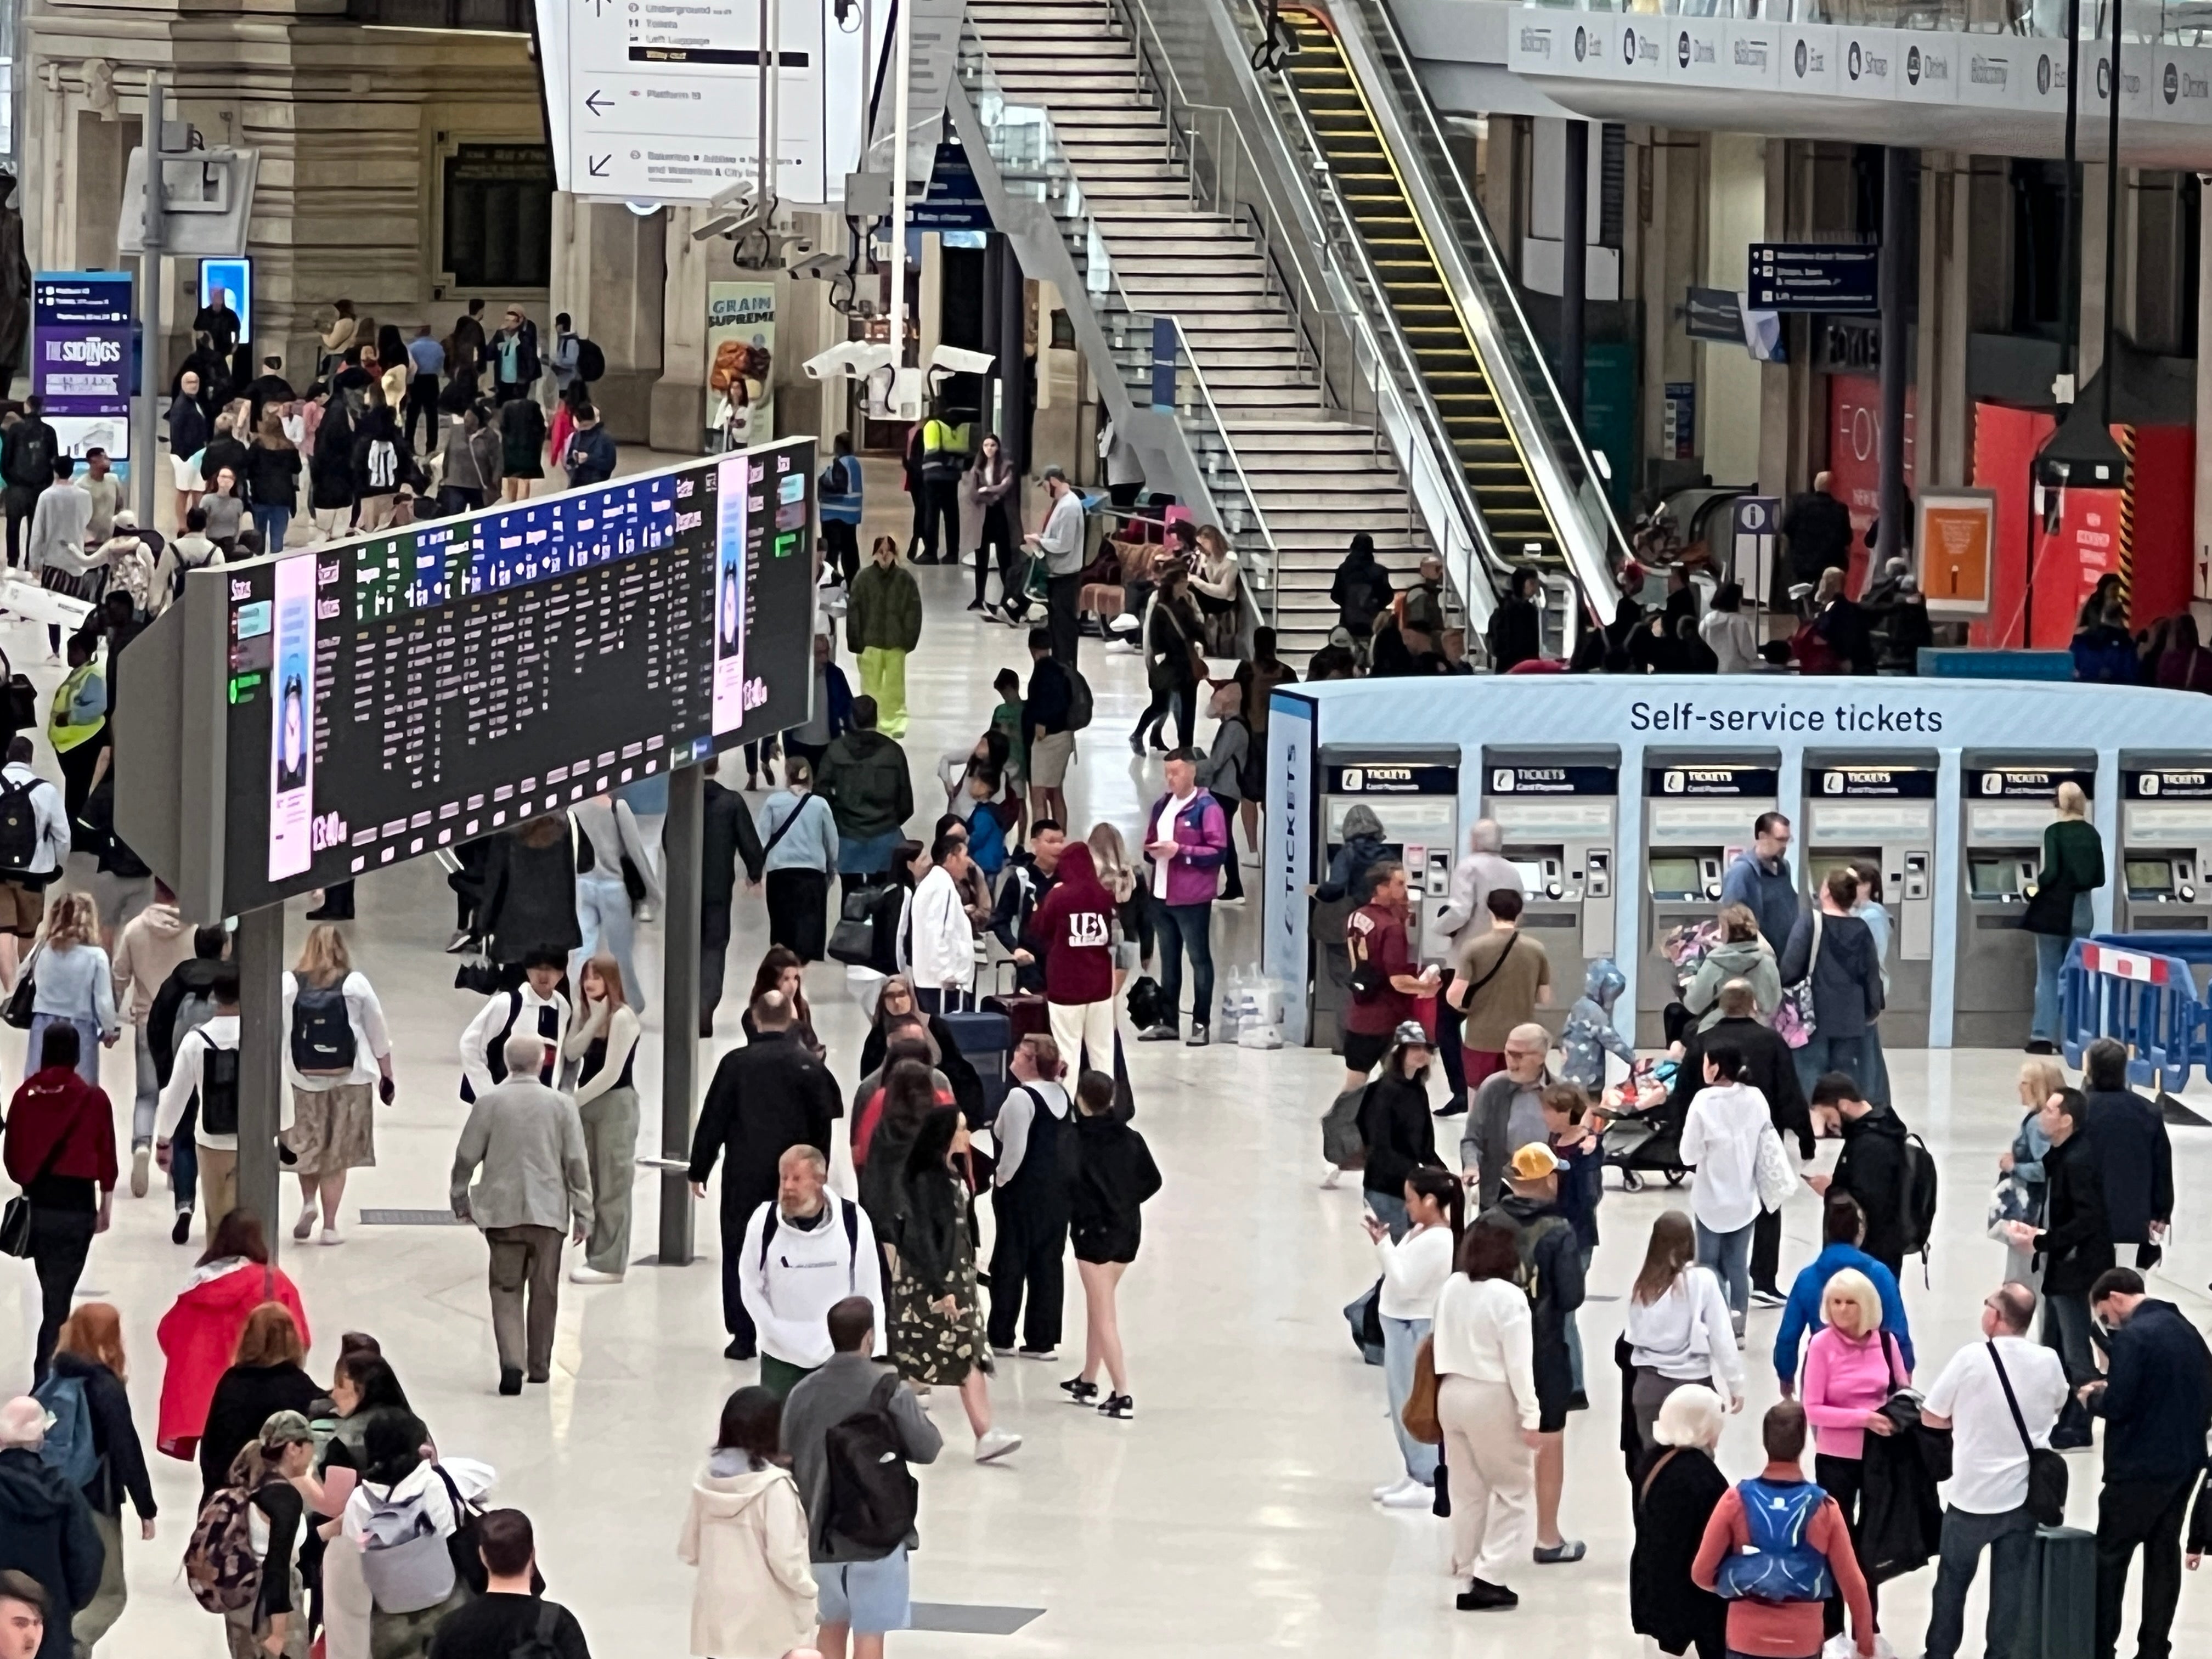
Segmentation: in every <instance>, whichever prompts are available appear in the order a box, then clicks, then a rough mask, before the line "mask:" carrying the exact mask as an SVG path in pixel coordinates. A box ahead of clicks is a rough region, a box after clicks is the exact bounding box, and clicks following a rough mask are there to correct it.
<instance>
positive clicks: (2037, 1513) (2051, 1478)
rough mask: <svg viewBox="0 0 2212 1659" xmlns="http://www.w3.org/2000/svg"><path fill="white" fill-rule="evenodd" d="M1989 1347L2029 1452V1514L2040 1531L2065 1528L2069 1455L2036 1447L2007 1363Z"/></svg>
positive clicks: (2045, 1447)
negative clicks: (2013, 1389)
mask: <svg viewBox="0 0 2212 1659" xmlns="http://www.w3.org/2000/svg"><path fill="white" fill-rule="evenodd" d="M1987 1346H1988V1347H1989V1351H1990V1364H1992V1365H1994V1366H1996V1368H1997V1384H1998V1386H1999V1387H2001V1388H2002V1389H2004V1397H2005V1404H2006V1405H2007V1406H2008V1407H2010V1408H2011V1410H2012V1425H2013V1427H2015V1428H2016V1429H2018V1430H2019V1431H2020V1443H2021V1445H2023V1446H2025V1447H2026V1448H2027V1512H2028V1514H2029V1515H2031V1516H2033V1517H2034V1519H2035V1523H2036V1525H2038V1526H2039V1527H2057V1526H2063V1525H2064V1524H2065V1521H2066V1480H2067V1475H2066V1455H2065V1454H2064V1453H2063V1452H2055V1451H2053V1450H2051V1448H2050V1447H2048V1446H2039V1445H2037V1444H2036V1443H2035V1441H2034V1438H2033V1437H2032V1436H2031V1435H2030V1434H2029V1433H2028V1431H2027V1419H2026V1418H2025V1417H2023V1416H2021V1412H2020V1401H2019V1399H2018V1397H2017V1396H2015V1395H2014V1393H2013V1391H2012V1378H2010V1377H2009V1376H2006V1375H2005V1368H2004V1360H2003V1358H2002V1357H2001V1356H2000V1355H1999V1354H1998V1352H1997V1345H1996V1343H1994V1342H1991V1343H1990V1344H1988V1345H1987Z"/></svg>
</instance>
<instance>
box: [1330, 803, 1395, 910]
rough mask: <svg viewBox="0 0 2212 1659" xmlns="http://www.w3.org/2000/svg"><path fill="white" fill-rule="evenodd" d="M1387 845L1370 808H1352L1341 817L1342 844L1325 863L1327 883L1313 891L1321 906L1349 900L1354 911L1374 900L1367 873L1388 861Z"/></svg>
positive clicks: (1380, 827) (1381, 828) (1373, 811)
mask: <svg viewBox="0 0 2212 1659" xmlns="http://www.w3.org/2000/svg"><path fill="white" fill-rule="evenodd" d="M1390 856H1391V855H1390V852H1389V842H1386V841H1385V840H1384V839H1383V820H1382V819H1381V818H1379V817H1376V816H1375V809H1374V808H1373V807H1371V806H1354V807H1352V809H1351V810H1350V811H1346V813H1345V815H1344V844H1343V845H1342V846H1341V847H1340V848H1337V849H1336V853H1335V855H1334V857H1332V858H1331V859H1330V860H1329V861H1328V880H1326V881H1324V882H1322V884H1321V885H1320V886H1319V887H1317V888H1316V889H1315V890H1314V896H1315V897H1316V898H1317V899H1319V900H1320V901H1321V902H1322V903H1323V904H1334V903H1335V902H1337V901H1338V900H1339V899H1349V900H1350V901H1351V902H1352V906H1353V908H1358V906H1360V905H1363V904H1364V903H1366V902H1367V901H1368V900H1369V898H1370V897H1371V896H1373V895H1374V891H1375V884H1374V883H1373V882H1372V881H1371V880H1370V879H1369V878H1368V873H1367V872H1369V871H1370V870H1372V869H1373V868H1374V867H1375V866H1376V865H1378V864H1387V863H1389V861H1390Z"/></svg>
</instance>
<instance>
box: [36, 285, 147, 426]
mask: <svg viewBox="0 0 2212 1659" xmlns="http://www.w3.org/2000/svg"><path fill="white" fill-rule="evenodd" d="M31 391H32V392H33V393H34V394H35V395H36V396H38V397H39V398H42V399H43V400H44V401H45V404H46V419H47V421H48V422H49V423H50V424H51V425H52V427H53V428H54V433H55V435H56V436H57V437H58V438H59V439H60V440H61V441H62V445H63V447H64V448H65V449H66V450H68V452H69V453H70V454H72V455H82V454H83V453H85V451H86V450H88V449H105V450H106V452H107V453H108V454H109V455H110V456H112V457H116V458H118V459H119V458H121V457H122V456H123V455H125V453H128V450H129V446H130V441H131V276H130V274H129V273H128V272H125V271H116V270H46V271H40V273H39V274H38V275H36V276H33V277H32V278H31Z"/></svg>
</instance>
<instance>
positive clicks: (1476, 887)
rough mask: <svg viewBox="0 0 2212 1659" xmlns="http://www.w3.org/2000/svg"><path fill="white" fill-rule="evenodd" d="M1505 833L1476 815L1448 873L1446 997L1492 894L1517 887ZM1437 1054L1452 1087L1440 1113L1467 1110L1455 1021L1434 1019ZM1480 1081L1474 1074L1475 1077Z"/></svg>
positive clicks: (1442, 918) (1441, 924) (1442, 919)
mask: <svg viewBox="0 0 2212 1659" xmlns="http://www.w3.org/2000/svg"><path fill="white" fill-rule="evenodd" d="M1504 846H1505V832H1504V830H1503V829H1499V828H1498V820H1497V819H1496V818H1477V819H1476V820H1475V821H1474V828H1473V829H1469V830H1468V832H1467V856H1466V857H1465V858H1463V859H1462V860H1460V861H1459V863H1458V865H1457V866H1455V868H1454V869H1453V871H1452V878H1451V890H1450V892H1449V896H1447V897H1446V898H1445V900H1444V908H1443V909H1442V910H1440V911H1438V912H1437V923H1436V925H1437V931H1438V932H1440V933H1443V935H1444V974H1443V992H1444V994H1446V995H1447V996H1449V993H1450V990H1451V984H1452V978H1453V975H1455V974H1456V973H1457V971H1458V963H1459V953H1460V950H1461V947H1462V946H1464V945H1471V944H1473V943H1474V941H1475V940H1476V939H1479V938H1480V937H1481V936H1482V935H1483V934H1484V933H1487V932H1488V931H1489V929H1490V909H1489V899H1490V895H1491V894H1492V892H1493V891H1494V890H1498V889H1499V888H1510V889H1511V890H1513V891H1514V892H1516V893H1518V892H1519V891H1520V890H1521V877H1520V873H1519V872H1517V871H1516V870H1515V869H1514V867H1513V866H1511V865H1510V864H1508V863H1507V862H1506V861H1505V859H1504ZM1437 1054H1440V1055H1441V1056H1442V1057H1443V1062H1444V1080H1445V1082H1447V1083H1448V1084H1449V1085H1451V1091H1450V1095H1449V1098H1447V1099H1446V1100H1445V1102H1444V1104H1443V1113H1442V1115H1443V1116H1446V1117H1449V1116H1452V1115H1455V1114H1457V1113H1460V1112H1463V1111H1465V1110H1466V1109H1467V1090H1468V1075H1467V1068H1466V1066H1465V1065H1464V1064H1463V1063H1462V1056H1461V1053H1460V1031H1459V1022H1458V1021H1456V1020H1449V1019H1446V1020H1439V1021H1438V1022H1437ZM1481 1081H1482V1079H1481V1078H1480V1076H1478V1077H1476V1078H1475V1079H1474V1082H1476V1083H1480V1082H1481Z"/></svg>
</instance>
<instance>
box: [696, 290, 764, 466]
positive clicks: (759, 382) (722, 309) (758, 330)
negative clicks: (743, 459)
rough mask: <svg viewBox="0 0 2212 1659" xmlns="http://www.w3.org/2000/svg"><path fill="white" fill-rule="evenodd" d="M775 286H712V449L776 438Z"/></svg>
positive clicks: (709, 309)
mask: <svg viewBox="0 0 2212 1659" xmlns="http://www.w3.org/2000/svg"><path fill="white" fill-rule="evenodd" d="M774 366H775V283H708V284H707V447H708V451H709V452H710V453H711V452H713V451H716V450H729V449H743V448H744V447H746V446H747V445H749V444H760V443H767V442H768V441H770V440H771V439H773V438H774V437H775V381H774V375H773V369H774Z"/></svg>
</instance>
